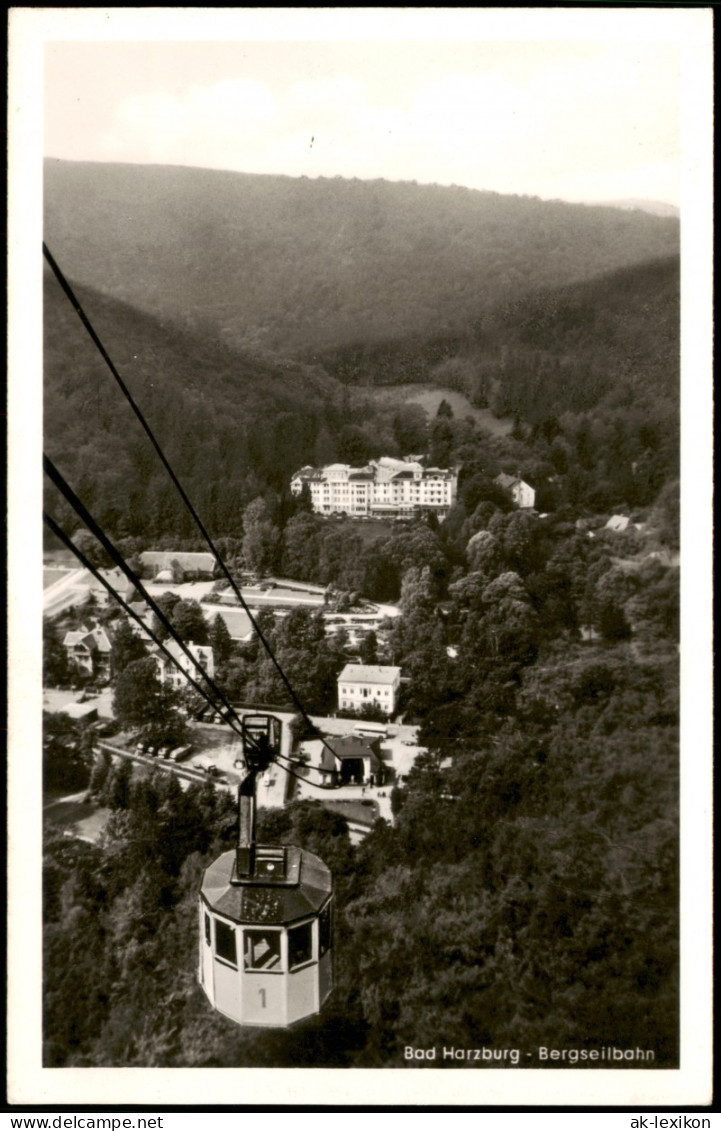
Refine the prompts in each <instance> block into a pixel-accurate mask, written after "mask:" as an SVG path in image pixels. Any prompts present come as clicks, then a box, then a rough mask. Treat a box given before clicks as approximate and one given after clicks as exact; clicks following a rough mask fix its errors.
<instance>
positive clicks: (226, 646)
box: [195, 613, 233, 666]
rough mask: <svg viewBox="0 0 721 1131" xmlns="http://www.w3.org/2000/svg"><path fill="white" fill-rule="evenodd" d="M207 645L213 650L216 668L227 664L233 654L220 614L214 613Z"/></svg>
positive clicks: (229, 636)
mask: <svg viewBox="0 0 721 1131" xmlns="http://www.w3.org/2000/svg"><path fill="white" fill-rule="evenodd" d="M195 643H198V641H195ZM208 643H209V644H210V646H211V648H212V649H213V658H214V660H215V663H216V666H220V665H224V664H227V663H228V660H229V659H230V657H231V654H232V652H233V640H232V637H231V635H230V632H229V631H228V626H227V624H226V623H225V621H224V620H223V618H222V616H221V615H220V613H216V615H215V617H214V618H213V623H212V624H211V626H210V632H209V634H208Z"/></svg>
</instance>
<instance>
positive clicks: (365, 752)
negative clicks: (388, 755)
mask: <svg viewBox="0 0 721 1131" xmlns="http://www.w3.org/2000/svg"><path fill="white" fill-rule="evenodd" d="M301 749H302V750H303V752H304V753H305V754H306V755H307V756H308V757H309V759H310V762H311V764H312V765H313V768H314V770H315V771H316V772H317V773H318V774H319V775H320V779H321V784H322V785H324V786H329V785H369V784H371V780H372V784H373V785H382V784H383V781H384V767H383V762H382V761H381V757H380V741H379V740H378V739H369V738H360V737H359V736H358V735H347V736H345V737H343V738H340V737H337V736H335V735H333V737H331V738H328V740H327V741H324V740H322V739H319V738H315V739H310V740H308V741H306V742H303V743H302V744H301Z"/></svg>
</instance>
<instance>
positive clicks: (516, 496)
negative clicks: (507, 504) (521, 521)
mask: <svg viewBox="0 0 721 1131" xmlns="http://www.w3.org/2000/svg"><path fill="white" fill-rule="evenodd" d="M493 482H494V483H497V484H498V486H499V487H502V488H503V490H504V491H507V492H508V493H509V495H510V496H511V498H512V499H513V502H514V503H515V504H516V506H517V507H521V508H528V509H531V508H533V507H534V506H535V505H536V492H535V490H534V489H533V487H531V486H530V485H529V484H528V483H525V482H524V480H523V479H521V478H520V476H518V475H505V474H504V473H503V472H501V474H500V475H497V476H496V478H495V479H494V481H493Z"/></svg>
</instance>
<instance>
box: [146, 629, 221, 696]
mask: <svg viewBox="0 0 721 1131" xmlns="http://www.w3.org/2000/svg"><path fill="white" fill-rule="evenodd" d="M185 646H186V648H187V649H188V651H189V652H190V655H191V656H193V658H194V659H195V660H196V662H197V663H198V664H199V665H200V667H201V668H202V669H203V671H204V672H206V674H207V675H209V676H210V678H211V679H212V678H213V676H214V675H215V659H214V656H213V649H212V648H211V647H210V645H209V644H193V642H192V641H190V640H186V641H185ZM165 647H166V648H167V649H168V652H170V654H171V655H172V656H173V657H174V659H175V660H176V661H177V662H176V663H173V661H172V660H171V659H170V658H169V657H168V656H167V655H166V654H165V652H163V651H161V650H160V649H158V650H156V651H153V652H152V657H153V659H154V660H155V663H156V664H157V666H158V677H159V679H160V681H161V683H164V684H166V685H167V686H168V687H172V688H173V690H174V691H180V690H181V689H182V688H184V687H186V686H187V682H188V680H187V677H188V675H190V676H192V678H193V679H194V680H195V681H196V683H197V681H198V680H199V679H201V678H202V677H201V675H200V672H199V671H198V669H197V667H196V665H195V664H194V663H192V661H191V660H190V659H189V658H188V656H186V654H185V652H184V651H183V649H182V648H181V647H180V645H179V644H178V642H177V641H176V640H168V641H165ZM178 665H179V666H178Z"/></svg>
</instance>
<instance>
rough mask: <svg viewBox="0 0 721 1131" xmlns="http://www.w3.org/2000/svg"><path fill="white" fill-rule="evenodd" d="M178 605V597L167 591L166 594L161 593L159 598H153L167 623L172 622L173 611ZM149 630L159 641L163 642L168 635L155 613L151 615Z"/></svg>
mask: <svg viewBox="0 0 721 1131" xmlns="http://www.w3.org/2000/svg"><path fill="white" fill-rule="evenodd" d="M179 603H180V597H179V596H178V594H177V593H171V592H169V591H168V592H167V593H161V594H160V596H159V597H156V598H155V604H156V605H157V606H158V608H159V609H160V611H161V612H162V613H163V615H164V617H165V619H166V620H169V621H172V619H173V610H174V609H175V606H176V605H178V604H179ZM151 628H152V630H153V632H154V634H155V635H156V636H157V637H158V639H159V640H165V639H166V638H167V637H168V636H169V635H170V633H169V632H168V630H167V628H166V627H165V625H164V624H163V623H162V621H161V620H160V618H159V617H158V615H157V613H155V612H154V613H153V617H152V621H151Z"/></svg>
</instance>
